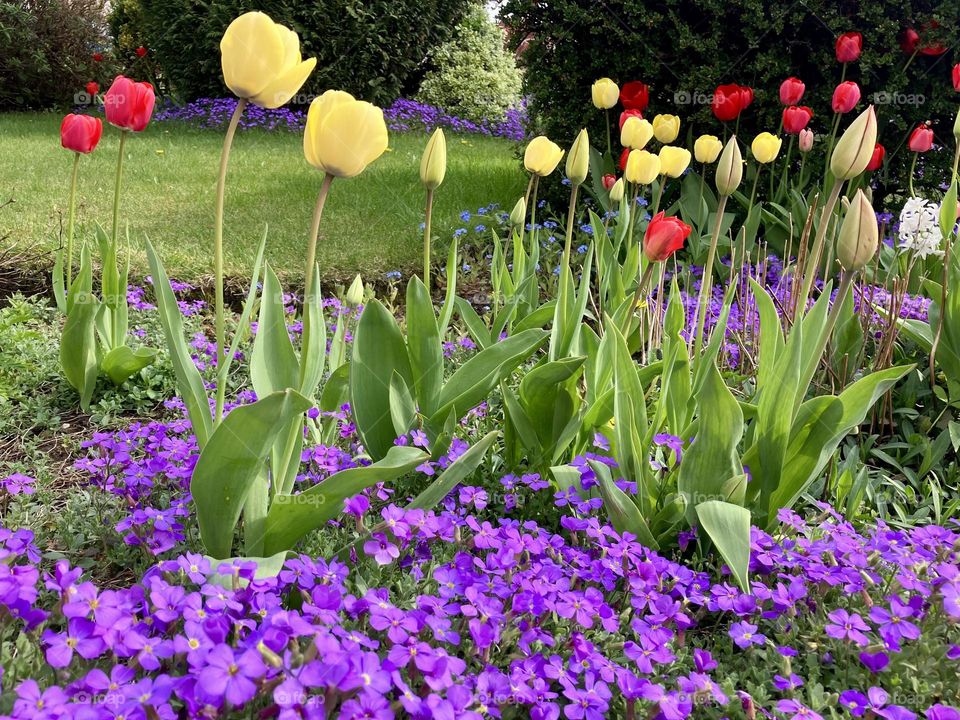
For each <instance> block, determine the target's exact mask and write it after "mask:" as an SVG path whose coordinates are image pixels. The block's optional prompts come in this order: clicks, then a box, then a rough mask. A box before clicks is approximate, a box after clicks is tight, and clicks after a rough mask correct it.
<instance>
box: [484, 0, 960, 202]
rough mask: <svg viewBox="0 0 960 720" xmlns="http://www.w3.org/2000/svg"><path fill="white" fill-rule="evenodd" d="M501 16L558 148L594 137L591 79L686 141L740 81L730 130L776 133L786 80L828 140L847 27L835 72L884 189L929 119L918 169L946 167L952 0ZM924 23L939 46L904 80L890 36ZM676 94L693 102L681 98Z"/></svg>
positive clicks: (523, 3)
mask: <svg viewBox="0 0 960 720" xmlns="http://www.w3.org/2000/svg"><path fill="white" fill-rule="evenodd" d="M502 13H503V15H502V16H503V18H504V21H505V22H506V24H507V26H508V27H509V28H510V31H511V36H512V44H513V45H514V46H518V45H520V44H521V43H526V45H527V47H526V49H525V50H524V52H523V54H522V65H523V66H524V67H525V68H526V72H525V76H524V91H525V93H526V94H527V95H528V96H529V98H530V103H531V110H532V113H533V114H534V116H535V117H536V118H537V120H538V122H539V124H540V128H539V129H540V130H543V131H546V132H547V134H549V135H550V136H551V137H553V138H555V139H556V140H558V141H559V142H561V144H564V143H569V142H570V141H571V140H572V139H573V137H574V134H575V132H576V131H577V130H578V129H579V128H580V127H583V126H587V127H589V128H590V130H591V133H592V134H593V135H594V137H595V138H600V137H602V135H601V133H602V132H603V125H602V122H603V116H602V114H601V113H598V112H597V111H596V110H595V109H594V108H593V106H592V105H591V104H590V85H591V84H592V83H593V81H594V80H596V79H597V78H599V77H603V76H608V77H611V78H613V79H614V80H616V81H617V82H619V83H623V82H626V81H629V80H635V79H639V80H643V81H644V82H646V83H648V84H649V85H650V87H651V94H650V107H649V109H648V114H650V115H653V114H656V113H660V112H664V113H676V114H679V115H680V116H681V118H682V119H683V121H684V126H683V127H682V129H681V133H682V136H684V135H686V134H687V133H690V132H691V131H692V134H693V136H696V135H698V134H700V133H703V132H710V133H713V134H719V135H721V136H722V135H723V128H722V127H721V125H720V123H719V122H718V121H717V120H715V119H714V118H713V116H712V114H711V111H710V106H709V97H710V95H711V94H712V92H713V90H714V88H715V87H716V86H717V85H718V84H721V83H739V84H742V85H749V86H750V87H752V88H753V89H754V91H755V93H756V98H755V100H754V103H753V105H751V106H750V108H748V109H747V111H746V112H745V113H744V115H743V117H742V119H741V123H740V128H739V133H738V134H739V135H740V136H741V137H743V138H744V140H745V141H748V142H749V140H750V139H752V138H753V136H754V135H755V134H756V133H757V132H759V131H762V130H769V131H775V130H776V129H777V128H778V127H779V125H780V113H781V111H782V106H781V105H780V101H779V96H778V91H779V86H780V83H781V81H782V80H784V79H785V78H786V77H788V76H790V75H796V76H798V77H800V78H801V79H802V80H803V81H804V82H805V83H806V85H807V92H806V95H805V96H804V98H803V101H802V102H803V104H804V105H809V106H810V107H811V108H812V109H813V110H814V113H815V117H814V120H813V122H812V125H811V127H812V128H813V130H814V132H815V133H816V134H818V135H822V134H829V132H830V123H831V120H832V111H831V109H830V98H831V96H832V94H833V90H834V87H835V86H836V84H837V83H838V82H839V80H840V73H841V67H840V65H839V64H838V63H837V62H836V59H835V57H834V40H835V38H836V37H837V36H838V35H840V34H841V33H843V32H848V31H857V32H861V33H862V34H863V38H864V51H863V55H862V57H861V59H860V61H859V62H857V63H853V64H851V65H850V66H849V67H848V69H847V79H848V80H855V81H857V82H858V83H859V84H860V86H861V89H862V91H863V97H864V100H862V101H861V105H860V107H864V105H865V101H866V100H871V101H874V102H876V104H877V112H878V117H879V121H880V138H879V139H880V142H881V143H883V144H884V145H885V146H886V148H887V151H888V159H890V162H891V167H890V168H889V177H890V178H892V180H891V182H893V181H895V180H896V181H900V182H902V180H903V178H904V177H905V175H904V173H905V166H906V165H907V164H908V163H909V160H910V157H909V156H910V153H909V152H908V151H907V149H906V145H905V138H906V134H907V133H908V132H909V130H911V129H912V128H913V127H914V126H916V124H917V123H919V122H923V121H925V120H931V121H933V129H934V131H935V132H936V134H937V138H938V143H939V144H945V145H946V146H947V149H946V151H944V152H941V153H939V154H936V153H934V154H929V155H928V156H927V158H926V161H927V163H928V164H932V165H935V166H936V167H937V168H939V169H940V172H938V173H927V174H926V178H925V180H926V182H927V183H929V184H931V185H934V184H938V183H939V182H940V180H941V179H942V177H943V175H942V171H943V169H944V168H946V167H947V166H948V165H949V163H950V161H951V160H952V149H953V144H954V143H953V138H952V137H951V129H952V126H953V118H954V115H955V113H956V110H957V102H958V95H957V94H956V93H955V92H954V90H953V87H952V85H951V81H950V68H951V66H952V65H953V64H955V63H957V62H958V61H960V25H958V18H960V2H958V0H933V1H921V2H917V1H916V0H914V1H913V2H910V1H908V0H872V1H871V2H857V1H854V0H841V1H839V2H838V1H837V0H804V2H782V3H776V2H769V0H736V1H735V2H730V1H729V0H608V1H605V2H603V3H596V2H593V1H592V0H554V1H551V2H549V3H544V2H538V1H537V0H507V1H506V3H505V4H504V7H503V10H502ZM932 21H936V22H937V23H938V24H939V28H936V29H933V30H927V31H925V33H924V42H929V43H933V42H934V41H939V42H942V43H943V44H945V45H946V46H947V47H948V48H949V49H948V51H947V52H946V53H945V54H944V55H940V56H937V57H927V56H923V55H917V56H916V57H915V58H914V59H913V60H912V62H910V63H909V67H907V68H906V70H904V67H905V66H906V65H907V64H908V60H909V56H907V55H905V54H904V52H903V50H901V48H900V46H899V43H898V38H899V36H900V33H901V32H902V31H903V29H904V28H907V27H915V28H918V29H920V28H923V26H924V25H925V24H928V23H930V22H932ZM875 93H885V95H881V97H879V98H875V97H874V94H875ZM688 97H689V98H692V99H694V100H699V101H700V102H699V103H695V104H692V105H691V104H688V103H686V102H682V101H684V100H686V98H688ZM677 100H680V101H681V102H680V103H678V102H677ZM595 144H597V143H595ZM824 145H825V143H822V142H821V143H819V146H820V148H823V146H824ZM881 181H883V179H881Z"/></svg>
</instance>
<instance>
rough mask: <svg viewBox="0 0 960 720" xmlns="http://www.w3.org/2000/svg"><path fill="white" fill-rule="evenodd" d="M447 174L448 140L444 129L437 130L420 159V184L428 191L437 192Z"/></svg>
mask: <svg viewBox="0 0 960 720" xmlns="http://www.w3.org/2000/svg"><path fill="white" fill-rule="evenodd" d="M446 173H447V139H446V138H445V137H444V136H443V129H442V128H437V129H436V130H434V131H433V135H431V136H430V140H428V141H427V147H426V149H425V150H424V151H423V157H422V158H420V182H422V183H423V186H424V187H425V188H427V190H436V189H437V188H438V187H440V183H442V182H443V176H444V175H446Z"/></svg>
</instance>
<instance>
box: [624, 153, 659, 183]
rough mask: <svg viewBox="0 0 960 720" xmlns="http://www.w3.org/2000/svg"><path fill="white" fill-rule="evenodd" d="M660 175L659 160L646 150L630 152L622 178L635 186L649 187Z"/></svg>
mask: <svg viewBox="0 0 960 720" xmlns="http://www.w3.org/2000/svg"><path fill="white" fill-rule="evenodd" d="M659 174H660V158H659V157H657V156H656V155H654V154H653V153H651V152H647V151H646V150H631V151H630V157H628V158H627V167H626V170H625V171H624V177H625V178H626V179H627V181H628V182H632V183H636V184H637V185H649V184H650V183H652V182H653V181H654V180H656V179H657V176H658V175H659Z"/></svg>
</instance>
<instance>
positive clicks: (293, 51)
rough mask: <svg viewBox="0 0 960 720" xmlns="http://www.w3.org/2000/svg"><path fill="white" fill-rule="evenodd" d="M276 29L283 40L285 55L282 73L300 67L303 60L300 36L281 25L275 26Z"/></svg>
mask: <svg viewBox="0 0 960 720" xmlns="http://www.w3.org/2000/svg"><path fill="white" fill-rule="evenodd" d="M274 27H275V29H276V31H277V33H278V34H279V35H280V39H281V40H283V50H284V55H283V65H282V68H283V69H282V71H281V72H286V71H287V70H289V69H290V68H292V67H294V66H296V65H299V64H300V61H301V60H302V59H303V58H301V56H300V36H299V35H297V34H296V33H295V32H294V31H293V30H291V29H290V28H288V27H285V26H283V25H280V24H279V23H277V24H275V25H274ZM278 74H279V73H278Z"/></svg>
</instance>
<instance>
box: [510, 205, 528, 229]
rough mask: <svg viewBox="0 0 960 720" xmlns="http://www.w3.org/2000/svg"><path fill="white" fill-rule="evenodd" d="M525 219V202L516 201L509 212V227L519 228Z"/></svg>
mask: <svg viewBox="0 0 960 720" xmlns="http://www.w3.org/2000/svg"><path fill="white" fill-rule="evenodd" d="M526 218H527V201H526V200H524V199H523V198H520V199H519V200H517V204H516V205H514V206H513V210H511V211H510V227H514V228H521V227H523V224H524V222H525V221H526Z"/></svg>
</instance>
